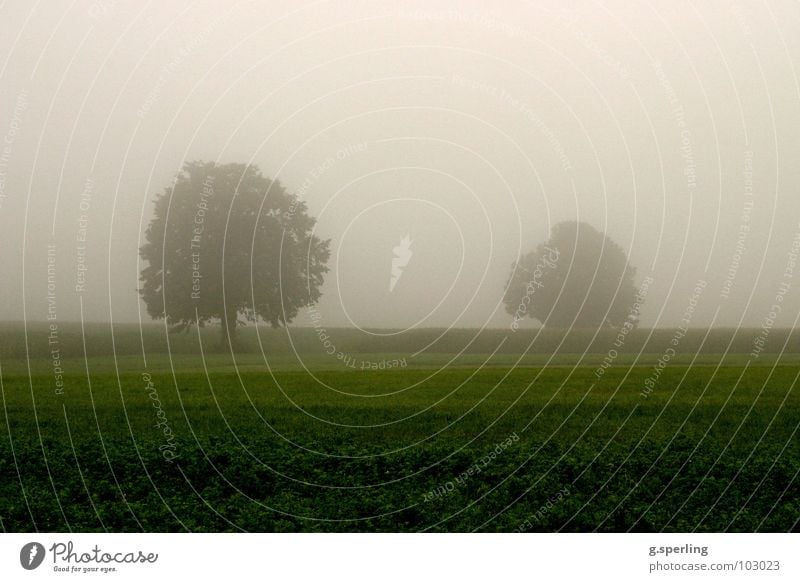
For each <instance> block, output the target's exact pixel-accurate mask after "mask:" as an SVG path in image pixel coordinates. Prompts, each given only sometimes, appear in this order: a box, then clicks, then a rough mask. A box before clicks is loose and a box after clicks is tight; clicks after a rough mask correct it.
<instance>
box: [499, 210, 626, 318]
mask: <svg viewBox="0 0 800 582" xmlns="http://www.w3.org/2000/svg"><path fill="white" fill-rule="evenodd" d="M635 273H636V270H635V269H634V268H633V267H631V266H630V265H629V264H628V259H627V257H626V256H625V252H624V251H623V250H622V248H621V247H620V246H619V245H618V244H616V243H615V242H614V241H612V240H611V239H610V238H608V237H607V236H606V235H605V234H603V233H602V232H599V231H597V230H595V229H594V228H593V227H592V226H591V225H589V224H587V223H585V222H562V223H559V224H557V225H555V226H554V227H553V231H552V233H551V236H550V238H549V239H548V240H547V241H546V242H543V243H541V244H540V245H538V246H537V247H536V250H534V251H532V252H530V253H528V254H526V255H524V256H523V257H522V258H520V259H519V261H517V262H516V263H515V264H514V265H513V268H512V271H511V277H510V278H509V280H508V283H507V286H506V293H505V297H504V299H503V301H504V303H505V306H506V311H507V312H508V313H510V314H511V315H513V316H514V319H513V322H512V324H511V325H512V328H513V329H516V328H517V327H518V326H519V322H520V321H521V320H522V319H524V318H525V317H526V316H529V317H531V318H533V319H537V320H539V321H540V322H541V323H542V324H543V325H544V326H545V327H556V328H570V327H578V328H604V327H610V328H619V327H621V326H622V325H623V324H626V322H627V324H628V325H633V326H636V325H637V323H638V321H637V319H636V315H635V313H633V312H632V311H631V308H632V306H633V305H634V302H635V299H636V293H637V291H636V287H635V285H634V282H633V277H634V275H635Z"/></svg>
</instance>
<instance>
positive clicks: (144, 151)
mask: <svg viewBox="0 0 800 582" xmlns="http://www.w3.org/2000/svg"><path fill="white" fill-rule="evenodd" d="M562 5H563V3H561V2H556V1H547V2H537V3H532V2H531V3H529V2H521V1H516V2H493V3H491V4H490V5H488V4H486V3H479V2H454V1H450V2H428V1H426V2H399V3H395V2H366V1H364V2H304V3H289V4H288V5H287V4H286V3H278V2H166V3H156V4H146V5H143V4H142V3H139V2H130V1H120V2H115V1H113V0H105V1H104V0H95V1H88V2H80V1H78V2H75V3H73V4H71V5H69V6H68V5H67V3H65V4H61V3H50V4H36V5H35V6H33V5H32V3H28V2H21V1H16V2H7V3H5V4H3V6H2V8H0V15H1V16H0V80H1V81H2V87H3V90H2V92H1V93H0V249H2V250H1V251H0V252H1V253H2V255H0V256H2V267H3V268H2V277H0V294H1V296H2V299H3V301H2V302H0V320H15V321H18V320H23V319H25V320H45V319H46V318H47V316H48V314H55V316H57V318H58V320H61V321H78V320H80V319H81V318H83V319H84V320H86V321H109V320H113V321H114V322H138V321H140V320H141V321H143V322H145V321H149V319H148V317H147V315H146V311H145V310H144V309H143V306H142V305H141V304H140V301H139V297H138V294H137V291H136V290H137V288H138V287H139V285H140V283H139V280H138V278H139V271H140V269H141V267H142V265H141V263H140V261H139V258H138V248H139V246H140V245H141V244H142V236H143V232H144V229H145V228H146V226H147V223H148V221H149V219H150V217H151V215H152V206H153V205H152V200H153V198H154V196H155V195H157V194H158V193H160V192H162V191H163V190H164V188H165V187H166V186H168V185H169V184H170V182H171V180H172V178H173V177H174V176H175V174H176V172H177V171H178V170H179V169H180V168H181V166H182V165H183V163H184V162H185V161H191V160H198V159H203V160H217V161H219V162H221V163H227V162H241V163H253V164H257V165H258V166H259V167H260V168H261V170H262V171H263V172H264V174H266V175H268V176H270V177H272V178H275V179H278V180H280V181H281V183H282V184H284V185H285V186H286V187H287V188H288V189H289V190H291V191H293V192H296V193H298V194H299V195H300V196H301V197H302V198H303V199H304V200H305V201H306V202H307V203H308V207H309V212H310V213H311V214H312V215H314V216H316V217H317V219H318V224H317V234H318V235H319V236H321V237H323V238H329V239H331V251H332V255H331V259H330V261H329V266H330V272H329V273H328V274H327V276H326V280H325V284H324V287H323V296H322V300H321V302H320V304H319V306H318V311H319V312H320V313H321V314H322V316H323V318H324V320H325V324H326V325H328V326H359V327H367V328H399V329H407V328H410V327H417V328H420V327H448V326H454V327H484V326H486V327H503V326H507V325H508V322H509V320H510V316H509V315H508V313H506V312H505V310H504V309H503V306H502V303H501V300H502V297H503V291H504V285H505V283H506V280H507V279H508V276H509V272H510V268H511V265H512V263H513V262H514V261H515V260H516V259H517V257H518V256H519V255H520V254H521V253H524V252H527V251H530V250H532V249H533V248H534V246H535V245H536V244H537V243H539V242H541V241H543V240H544V239H546V238H547V236H548V234H549V232H550V229H551V227H552V226H553V225H554V224H556V223H558V222H560V221H565V220H581V221H586V222H589V223H590V224H592V225H593V226H594V227H595V228H597V229H600V230H602V231H605V232H606V233H607V234H608V235H609V236H610V237H611V238H612V239H613V240H614V241H616V242H617V243H619V244H620V245H621V246H622V247H623V248H624V249H625V251H626V253H627V254H628V256H629V259H630V262H631V264H633V265H634V266H635V267H636V268H637V275H636V280H637V281H641V280H643V279H644V278H645V277H652V279H653V283H652V285H651V286H650V288H649V294H648V297H647V303H646V304H645V306H644V308H643V311H642V318H641V322H642V324H643V325H646V326H656V327H669V326H675V325H677V324H678V322H679V321H680V320H681V318H682V316H683V314H684V312H685V310H686V306H687V302H688V301H689V300H690V298H691V297H692V295H693V289H694V288H695V287H696V285H697V283H698V282H699V281H705V282H706V283H707V286H706V288H705V291H704V293H703V295H702V297H701V298H700V300H699V302H698V307H697V310H696V312H695V314H694V315H693V319H692V321H691V325H692V326H706V325H712V324H713V325H715V326H730V327H736V326H760V325H761V324H762V322H763V321H764V319H765V317H767V316H768V314H769V313H770V310H771V307H772V306H773V305H774V304H775V303H776V296H777V294H778V293H779V290H780V289H781V285H782V284H789V285H795V286H797V285H798V284H800V282H798V281H794V280H793V277H794V275H795V272H798V273H800V271H798V269H800V267H797V268H794V267H793V266H792V262H793V259H792V256H794V255H796V253H797V250H798V247H800V163H798V160H800V131H798V128H800V81H798V66H800V34H798V32H800V8H798V5H797V3H796V2H790V1H788V0H786V1H778V2H767V3H763V4H762V3H757V4H755V5H752V4H748V3H743V2H742V3H739V4H737V5H728V6H722V5H718V4H717V3H712V2H699V3H696V2H673V3H668V4H666V5H664V4H661V3H643V4H636V5H635V6H636V7H635V8H631V6H633V5H631V4H630V3H624V2H621V1H612V2H600V3H595V2H585V3H583V2H581V3H576V4H571V6H573V7H572V8H570V9H569V10H564V9H563V8H562ZM488 6H491V9H489V8H488ZM405 237H407V239H406V242H405V243H404V242H403V239H404V238H405ZM398 246H399V247H401V251H400V252H402V253H404V257H405V258H404V259H403V261H401V262H403V263H404V264H402V265H401V266H400V267H398V268H399V271H397V270H396V269H395V270H394V272H393V263H392V259H393V257H395V256H396V255H397V253H395V252H394V249H395V248H396V247H398ZM403 249H404V250H403ZM48 260H49V261H50V264H49V263H48ZM48 265H50V275H51V280H50V282H49V287H48ZM398 273H399V275H398ZM393 278H394V281H393V282H392V280H393ZM781 306H782V307H781V310H780V313H778V314H777V315H778V317H777V321H776V323H775V325H777V326H782V327H791V326H794V325H795V323H796V318H797V316H798V313H800V299H798V293H797V290H796V289H795V288H791V289H790V290H789V292H788V293H786V294H785V299H784V300H783V301H782V303H781ZM294 325H300V326H306V325H310V320H309V319H308V316H307V314H306V313H305V312H301V314H300V316H299V317H298V318H297V319H296V320H295V322H294ZM526 325H529V326H535V325H536V323H535V322H533V321H530V322H529V323H527V324H526Z"/></svg>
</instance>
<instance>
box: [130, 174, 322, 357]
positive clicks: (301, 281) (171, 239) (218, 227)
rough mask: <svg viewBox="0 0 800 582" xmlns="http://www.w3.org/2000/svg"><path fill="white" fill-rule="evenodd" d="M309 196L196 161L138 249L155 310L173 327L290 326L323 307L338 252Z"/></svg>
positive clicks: (226, 338) (230, 331)
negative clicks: (309, 309) (310, 209)
mask: <svg viewBox="0 0 800 582" xmlns="http://www.w3.org/2000/svg"><path fill="white" fill-rule="evenodd" d="M314 224H315V219H314V218H312V217H310V216H309V215H308V213H307V208H306V205H305V203H304V202H302V201H300V200H299V199H298V198H297V196H295V195H293V194H290V193H288V192H287V191H286V190H285V189H284V188H283V186H282V185H281V184H280V183H279V182H278V181H272V180H270V179H269V178H266V177H265V176H263V175H262V174H261V172H260V171H259V169H258V168H257V167H256V166H252V165H244V164H226V165H219V164H215V163H213V162H191V163H187V164H186V165H185V166H184V167H183V171H182V172H180V173H179V174H178V176H177V177H176V178H175V180H174V181H173V183H172V185H171V186H169V187H168V188H166V189H165V190H164V192H163V193H162V194H159V195H158V196H157V197H156V200H155V212H154V216H153V219H152V220H151V222H150V225H149V226H148V228H147V232H146V235H145V240H146V243H145V244H144V245H143V246H142V247H141V249H140V255H141V257H142V259H144V261H146V262H147V266H145V267H144V268H143V269H142V272H141V276H140V280H141V281H142V288H141V289H140V290H139V291H140V293H141V296H142V299H143V300H144V302H145V304H146V305H147V312H148V313H149V314H150V316H151V317H154V318H157V319H163V318H166V320H167V323H168V324H169V325H170V326H172V328H173V329H186V328H187V327H188V326H189V325H191V324H198V325H200V326H202V325H204V324H205V323H206V322H208V321H213V320H219V321H220V322H221V326H222V334H223V335H222V341H223V344H225V345H232V343H233V342H234V340H235V336H234V334H235V331H236V327H237V325H239V324H240V322H241V321H240V320H244V321H257V320H259V319H261V320H263V321H266V322H268V323H270V324H271V325H272V326H273V327H278V326H279V325H285V324H287V323H288V322H290V321H291V320H292V319H293V318H294V317H295V316H296V315H297V312H298V310H299V309H300V308H302V307H306V306H308V305H311V304H314V303H316V301H317V300H318V299H319V297H320V291H319V288H320V286H321V285H322V281H323V274H324V273H326V272H327V270H328V269H327V267H326V266H325V264H326V262H327V260H328V258H329V256H330V251H329V250H328V245H329V241H327V240H320V239H319V238H318V237H316V236H314V235H313V234H312V231H313V228H314Z"/></svg>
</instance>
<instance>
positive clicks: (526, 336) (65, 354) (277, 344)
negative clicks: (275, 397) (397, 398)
mask: <svg viewBox="0 0 800 582" xmlns="http://www.w3.org/2000/svg"><path fill="white" fill-rule="evenodd" d="M84 329H85V338H84V336H83V334H82V333H81V327H80V324H77V323H61V324H59V325H58V327H57V329H56V330H55V331H54V330H52V329H51V328H50V327H49V326H48V324H46V323H29V324H28V326H27V334H26V330H25V327H24V326H23V324H22V323H2V324H0V360H6V361H8V360H24V359H25V358H26V357H30V358H48V357H54V356H53V350H59V353H58V356H59V357H61V358H76V357H77V358H81V357H83V356H84V353H85V355H86V356H88V357H93V356H110V355H112V354H115V353H116V354H117V355H120V356H122V355H136V354H140V353H141V352H142V345H144V350H145V351H146V352H147V353H148V354H150V353H166V352H167V351H170V352H172V353H175V354H198V353H200V349H201V342H202V349H203V350H204V351H205V352H207V353H211V352H217V351H219V349H220V348H219V329H218V328H217V327H215V326H209V327H206V328H201V329H200V330H199V331H200V333H199V336H198V330H197V328H191V329H189V330H188V331H186V332H182V333H170V334H168V333H167V332H166V330H165V329H164V327H163V326H160V325H158V324H147V325H144V326H142V327H141V328H140V327H139V326H137V325H135V324H118V325H114V333H113V335H112V333H111V326H110V325H109V324H98V323H92V324H86V325H85V326H84ZM387 331H388V330H374V332H375V333H376V334H383V335H370V334H367V333H364V332H361V331H358V330H355V329H347V328H331V329H325V330H315V329H313V328H299V327H297V328H295V327H292V328H289V329H288V330H287V329H272V328H269V327H259V328H258V330H256V328H255V327H252V326H251V327H245V328H242V329H240V330H239V345H238V346H237V351H241V352H253V353H257V352H259V351H260V349H263V350H264V352H265V353H267V354H270V355H282V354H292V353H293V352H294V351H297V352H298V353H299V354H323V353H325V352H328V353H329V354H331V355H335V354H336V353H339V352H342V353H350V354H356V353H360V354H369V353H382V354H408V355H410V354H413V353H416V352H419V351H424V352H425V353H434V354H435V353H439V354H441V353H448V354H453V353H459V352H463V353H465V354H478V353H480V354H486V353H491V352H494V351H495V350H496V349H497V351H498V353H504V354H519V353H525V352H527V353H531V354H554V353H557V354H580V353H584V352H588V353H594V354H611V355H612V356H614V354H615V353H617V354H631V353H639V352H643V353H649V354H654V353H665V352H667V351H669V350H674V351H675V353H692V354H693V353H704V354H721V353H724V352H726V351H727V352H729V353H732V354H749V353H751V352H752V351H753V350H754V348H755V347H756V346H757V345H758V344H757V342H760V343H761V344H762V345H763V349H762V350H761V352H762V353H772V354H775V353H780V352H790V353H800V330H797V329H795V330H788V329H772V330H769V331H768V333H767V332H766V331H765V330H762V329H738V330H735V329H724V328H720V329H713V330H710V331H709V330H705V329H691V330H688V331H687V332H686V333H685V335H682V333H681V332H679V331H678V330H674V329H655V330H651V329H638V330H635V331H632V332H630V333H629V334H627V335H626V336H620V335H619V334H618V332H616V331H613V330H602V331H599V332H596V331H595V330H584V329H573V330H569V331H563V330H557V329H542V330H540V331H539V330H518V331H516V332H511V331H510V330H507V329H487V330H483V331H479V330H476V329H449V330H445V329H420V330H411V331H407V332H404V333H398V334H396V335H385V334H386V333H387ZM501 342H502V345H501V346H500V348H499V349H498V346H499V345H500V344H501ZM259 343H260V346H261V347H259ZM84 345H85V352H84Z"/></svg>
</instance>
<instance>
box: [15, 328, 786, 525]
mask: <svg viewBox="0 0 800 582" xmlns="http://www.w3.org/2000/svg"><path fill="white" fill-rule="evenodd" d="M51 331H52V330H50V329H49V328H48V327H47V326H46V325H44V324H35V325H29V326H22V325H21V324H5V325H3V326H0V388H1V390H0V392H1V393H2V401H1V402H0V404H2V428H0V435H2V436H0V475H2V481H0V526H1V527H2V531H14V532H21V531H76V532H77V531H114V532H118V531H458V532H461V531H503V532H511V531H569V532H590V531H605V532H611V531H614V532H618V531H681V532H683V531H761V532H772V531H790V530H792V529H793V528H796V527H797V520H798V517H800V483H798V471H800V440H799V439H798V433H797V429H798V425H799V423H800V397H798V390H797V379H798V374H800V358H798V353H800V349H799V348H800V346H799V345H798V335H797V334H796V333H790V332H788V331H782V330H774V331H773V334H772V336H771V337H770V343H769V345H770V349H768V350H765V351H764V353H761V354H760V355H759V357H758V358H754V357H752V356H751V355H749V346H750V345H751V344H752V339H753V336H754V335H755V334H757V333H758V330H739V331H738V332H734V331H730V330H727V331H726V330H715V331H713V332H711V333H708V332H706V331H704V330H693V331H691V332H690V333H689V334H688V335H687V336H686V338H684V339H683V340H682V342H681V344H680V350H678V353H675V354H674V355H673V356H671V357H670V358H669V360H668V361H667V362H666V363H665V358H664V353H665V350H666V349H668V346H669V345H670V343H669V342H670V338H672V337H674V331H672V330H655V331H652V330H637V331H636V332H635V333H634V334H632V335H631V336H630V338H629V339H628V341H626V343H625V346H624V348H623V349H619V350H618V351H617V352H616V353H615V355H614V357H610V355H609V354H610V352H609V348H610V347H611V346H612V345H613V338H612V336H610V335H608V334H600V335H599V336H596V335H595V334H594V333H593V332H591V333H590V332H582V331H577V332H572V333H571V334H566V335H565V334H561V333H558V332H550V331H548V332H547V333H544V332H542V333H538V334H537V332H535V331H526V332H519V333H517V334H511V335H509V334H507V333H506V332H503V331H500V330H492V331H484V332H482V333H477V332H476V331H474V330H473V331H470V330H451V331H449V332H444V331H443V330H421V331H419V332H416V333H415V334H411V337H408V334H404V336H403V339H402V340H400V339H392V338H377V339H375V338H373V339H370V338H367V339H364V338H363V337H362V334H356V333H355V332H353V331H351V330H338V329H334V330H330V331H329V334H328V335H329V337H330V338H331V342H334V343H335V346H336V350H335V353H334V354H328V353H326V351H327V348H326V347H325V346H324V345H323V343H322V342H320V338H319V336H318V334H316V333H315V331H314V330H311V329H296V330H291V331H292V336H293V337H292V339H291V341H289V340H288V339H287V337H286V333H285V332H283V331H280V330H278V331H275V330H259V332H258V334H256V331H255V330H253V329H246V330H242V334H241V343H240V345H239V348H238V351H237V353H235V354H232V353H230V352H228V353H226V352H225V351H220V350H219V349H215V348H216V346H215V344H214V342H215V341H216V335H215V334H216V330H214V329H205V330H201V331H200V333H198V332H197V330H195V331H191V332H190V333H188V334H183V335H167V334H165V333H164V332H163V328H161V327H159V326H155V325H153V326H145V327H144V328H142V329H140V328H139V327H138V326H117V327H115V328H114V333H113V334H112V333H111V329H110V328H109V326H107V325H105V326H103V325H99V324H98V325H89V326H84V327H83V329H82V328H81V326H79V325H78V324H62V325H61V326H59V327H58V329H57V330H56V331H57V333H56V334H55V336H53V335H52V334H51V333H50V332H51ZM48 337H50V339H51V340H52V338H53V337H55V338H56V341H55V342H53V341H50V343H48ZM437 338H438V339H437ZM404 342H406V343H404ZM431 342H433V343H431ZM429 344H430V345H429ZM426 345H428V347H427V349H425V350H424V352H422V353H416V352H415V350H419V348H420V346H426ZM54 350H55V351H54ZM339 354H342V356H341V357H340V356H339ZM659 361H661V362H662V364H663V365H660V364H659ZM365 363H366V364H365ZM381 363H383V367H380V365H381ZM362 368H363V369H362ZM376 368H377V369H376ZM647 387H649V389H647Z"/></svg>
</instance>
